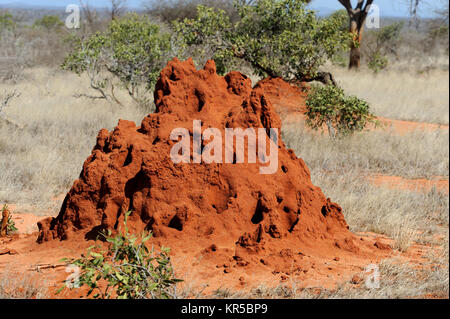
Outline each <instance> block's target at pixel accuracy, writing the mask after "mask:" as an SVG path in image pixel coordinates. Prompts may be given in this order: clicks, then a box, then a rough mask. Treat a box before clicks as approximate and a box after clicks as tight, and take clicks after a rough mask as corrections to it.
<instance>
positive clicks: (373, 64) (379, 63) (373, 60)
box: [367, 53, 389, 73]
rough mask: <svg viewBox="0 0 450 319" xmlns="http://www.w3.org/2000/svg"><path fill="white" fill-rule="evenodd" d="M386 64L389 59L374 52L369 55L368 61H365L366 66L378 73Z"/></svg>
mask: <svg viewBox="0 0 450 319" xmlns="http://www.w3.org/2000/svg"><path fill="white" fill-rule="evenodd" d="M388 64H389V60H388V58H387V57H386V56H384V55H382V54H380V53H375V54H373V55H372V56H370V57H369V62H368V63H367V66H368V67H369V69H370V70H372V71H373V72H374V73H378V72H380V71H381V70H384V69H386V68H387V66H388Z"/></svg>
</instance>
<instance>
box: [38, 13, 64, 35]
mask: <svg viewBox="0 0 450 319" xmlns="http://www.w3.org/2000/svg"><path fill="white" fill-rule="evenodd" d="M63 25H64V23H63V22H62V21H61V20H60V19H59V18H58V17H57V16H53V15H45V16H43V17H42V18H40V19H37V20H36V21H35V22H34V24H33V27H34V28H39V29H45V30H47V31H50V30H56V29H59V28H61V27H62V26H63Z"/></svg>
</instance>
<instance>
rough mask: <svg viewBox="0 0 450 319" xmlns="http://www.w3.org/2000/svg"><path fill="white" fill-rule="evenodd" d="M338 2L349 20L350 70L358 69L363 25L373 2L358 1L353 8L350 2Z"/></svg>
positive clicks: (347, 0) (368, 0)
mask: <svg viewBox="0 0 450 319" xmlns="http://www.w3.org/2000/svg"><path fill="white" fill-rule="evenodd" d="M339 2H340V3H341V4H342V5H343V6H344V8H345V9H346V10H347V13H348V16H349V18H350V33H351V35H352V41H351V44H350V62H349V68H350V69H358V68H359V66H360V64H361V49H360V45H361V40H362V34H363V30H364V23H365V22H366V18H367V15H368V14H369V10H370V6H371V5H372V3H373V0H358V3H357V4H356V7H355V8H352V4H351V1H350V0H339Z"/></svg>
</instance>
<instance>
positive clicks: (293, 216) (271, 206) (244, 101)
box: [38, 59, 359, 267]
mask: <svg viewBox="0 0 450 319" xmlns="http://www.w3.org/2000/svg"><path fill="white" fill-rule="evenodd" d="M155 103H156V113H154V114H149V115H148V116H147V117H146V118H144V119H143V121H142V123H141V125H140V126H138V127H136V125H135V123H134V122H130V121H125V120H120V121H119V123H118V125H117V127H116V128H115V129H114V131H112V132H108V131H107V130H105V129H103V130H101V131H100V132H99V134H98V137H97V143H96V145H95V147H94V149H93V151H92V154H91V155H90V156H89V157H88V158H87V160H86V161H85V163H84V165H83V169H82V172H81V174H80V177H79V179H77V180H76V181H75V182H74V184H73V186H72V189H71V190H70V191H69V193H68V194H67V196H66V198H65V200H64V203H63V205H62V207H61V211H60V213H59V215H58V216H57V217H56V218H48V219H45V220H43V221H41V222H39V223H38V226H39V237H38V242H40V243H42V242H44V241H49V240H53V239H57V238H58V239H61V240H70V239H71V238H72V237H73V236H74V235H76V234H83V235H84V236H85V238H86V239H93V238H95V237H96V235H97V233H98V231H99V230H103V229H111V230H115V229H118V227H120V225H121V224H122V223H123V218H124V214H125V212H127V211H132V213H131V215H130V217H129V222H128V225H129V228H130V229H131V230H133V231H141V230H143V229H148V230H151V231H152V232H153V234H154V239H155V240H160V242H162V243H164V245H165V246H169V247H172V248H174V247H190V248H192V247H195V249H197V248H198V249H199V250H200V249H203V251H204V252H214V251H216V250H218V249H220V247H232V248H228V249H227V250H226V251H227V254H228V255H229V257H230V258H231V259H230V260H234V261H236V263H237V264H238V265H243V266H245V265H247V264H248V263H251V262H256V263H262V264H264V265H266V264H268V260H270V259H272V260H273V258H274V256H277V257H278V258H281V259H280V260H278V261H277V263H278V265H281V264H282V263H283V262H286V267H288V266H290V265H291V263H292V262H297V261H298V258H300V255H299V254H302V253H301V251H303V252H304V251H305V249H306V250H308V251H312V252H314V251H317V253H320V251H321V252H324V251H328V252H330V251H332V252H331V253H334V252H335V250H346V251H348V252H356V251H358V250H359V248H358V247H357V246H356V245H355V243H354V239H353V238H354V236H353V234H352V233H351V232H350V231H349V230H348V226H347V224H346V222H345V220H344V216H343V214H342V210H341V208H340V207H339V205H337V204H335V203H333V202H331V201H330V199H327V198H326V197H325V196H324V194H323V193H322V191H321V189H320V188H319V187H316V186H314V185H313V184H312V182H311V178H310V173H309V170H308V168H307V166H306V164H305V162H304V161H303V160H302V159H300V158H297V157H296V155H295V154H294V152H293V151H292V150H290V149H287V148H286V146H285V145H284V143H283V142H282V141H281V138H280V141H279V143H278V170H277V172H276V173H275V174H269V175H264V174H260V172H259V166H260V165H259V164H251V163H242V164H232V163H230V164H227V163H223V164H217V163H212V164H205V163H201V164H193V163H180V164H175V163H173V162H172V161H171V158H170V150H171V147H172V146H173V145H174V144H175V143H176V142H177V141H172V140H171V139H170V133H171V131H172V130H173V129H174V128H187V129H189V130H190V133H191V135H192V130H193V129H192V125H193V124H192V123H193V120H201V122H202V129H205V128H207V127H213V128H218V129H220V130H221V131H224V129H225V128H243V129H245V128H248V127H254V128H266V129H267V128H278V129H279V130H280V129H281V121H280V118H279V116H278V115H277V114H276V112H275V110H274V108H273V106H272V105H271V103H270V101H269V100H268V99H267V98H266V97H265V95H264V90H263V87H262V85H260V86H256V87H255V88H254V89H252V84H251V81H250V79H249V78H248V77H247V76H245V75H243V74H241V73H238V72H231V73H229V74H227V75H226V76H224V77H222V76H219V75H217V74H216V69H215V64H214V62H213V61H208V62H207V63H206V65H205V67H204V68H203V69H202V70H196V68H195V66H194V64H193V62H192V60H190V59H189V60H187V61H184V62H180V61H179V60H178V59H173V60H172V61H170V62H169V63H168V64H167V66H166V67H165V68H164V69H163V70H162V72H161V75H160V78H159V80H158V83H157V85H156V90H155ZM223 136H225V135H224V134H223ZM280 136H281V133H280ZM77 238H78V237H77Z"/></svg>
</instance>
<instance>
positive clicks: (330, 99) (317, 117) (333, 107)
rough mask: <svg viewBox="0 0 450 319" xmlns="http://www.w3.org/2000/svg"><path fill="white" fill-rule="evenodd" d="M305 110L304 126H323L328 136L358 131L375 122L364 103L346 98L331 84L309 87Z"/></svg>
mask: <svg viewBox="0 0 450 319" xmlns="http://www.w3.org/2000/svg"><path fill="white" fill-rule="evenodd" d="M306 108H307V110H306V112H305V115H306V123H307V124H308V125H309V126H310V127H312V128H313V129H322V128H323V126H324V124H326V125H327V127H328V132H329V134H330V136H331V137H335V136H336V135H337V134H339V135H341V136H342V135H348V134H352V133H354V132H357V131H362V130H363V129H364V128H365V127H366V126H367V125H368V124H369V123H371V122H372V123H376V120H375V116H374V115H373V114H372V113H371V112H370V109H369V105H368V104H367V102H365V101H363V100H361V99H359V98H357V97H356V96H346V95H345V93H344V91H343V90H342V89H341V88H339V87H335V86H332V85H325V86H323V85H313V86H312V87H311V91H310V93H309V95H308V98H307V99H306ZM336 132H337V133H336Z"/></svg>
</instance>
